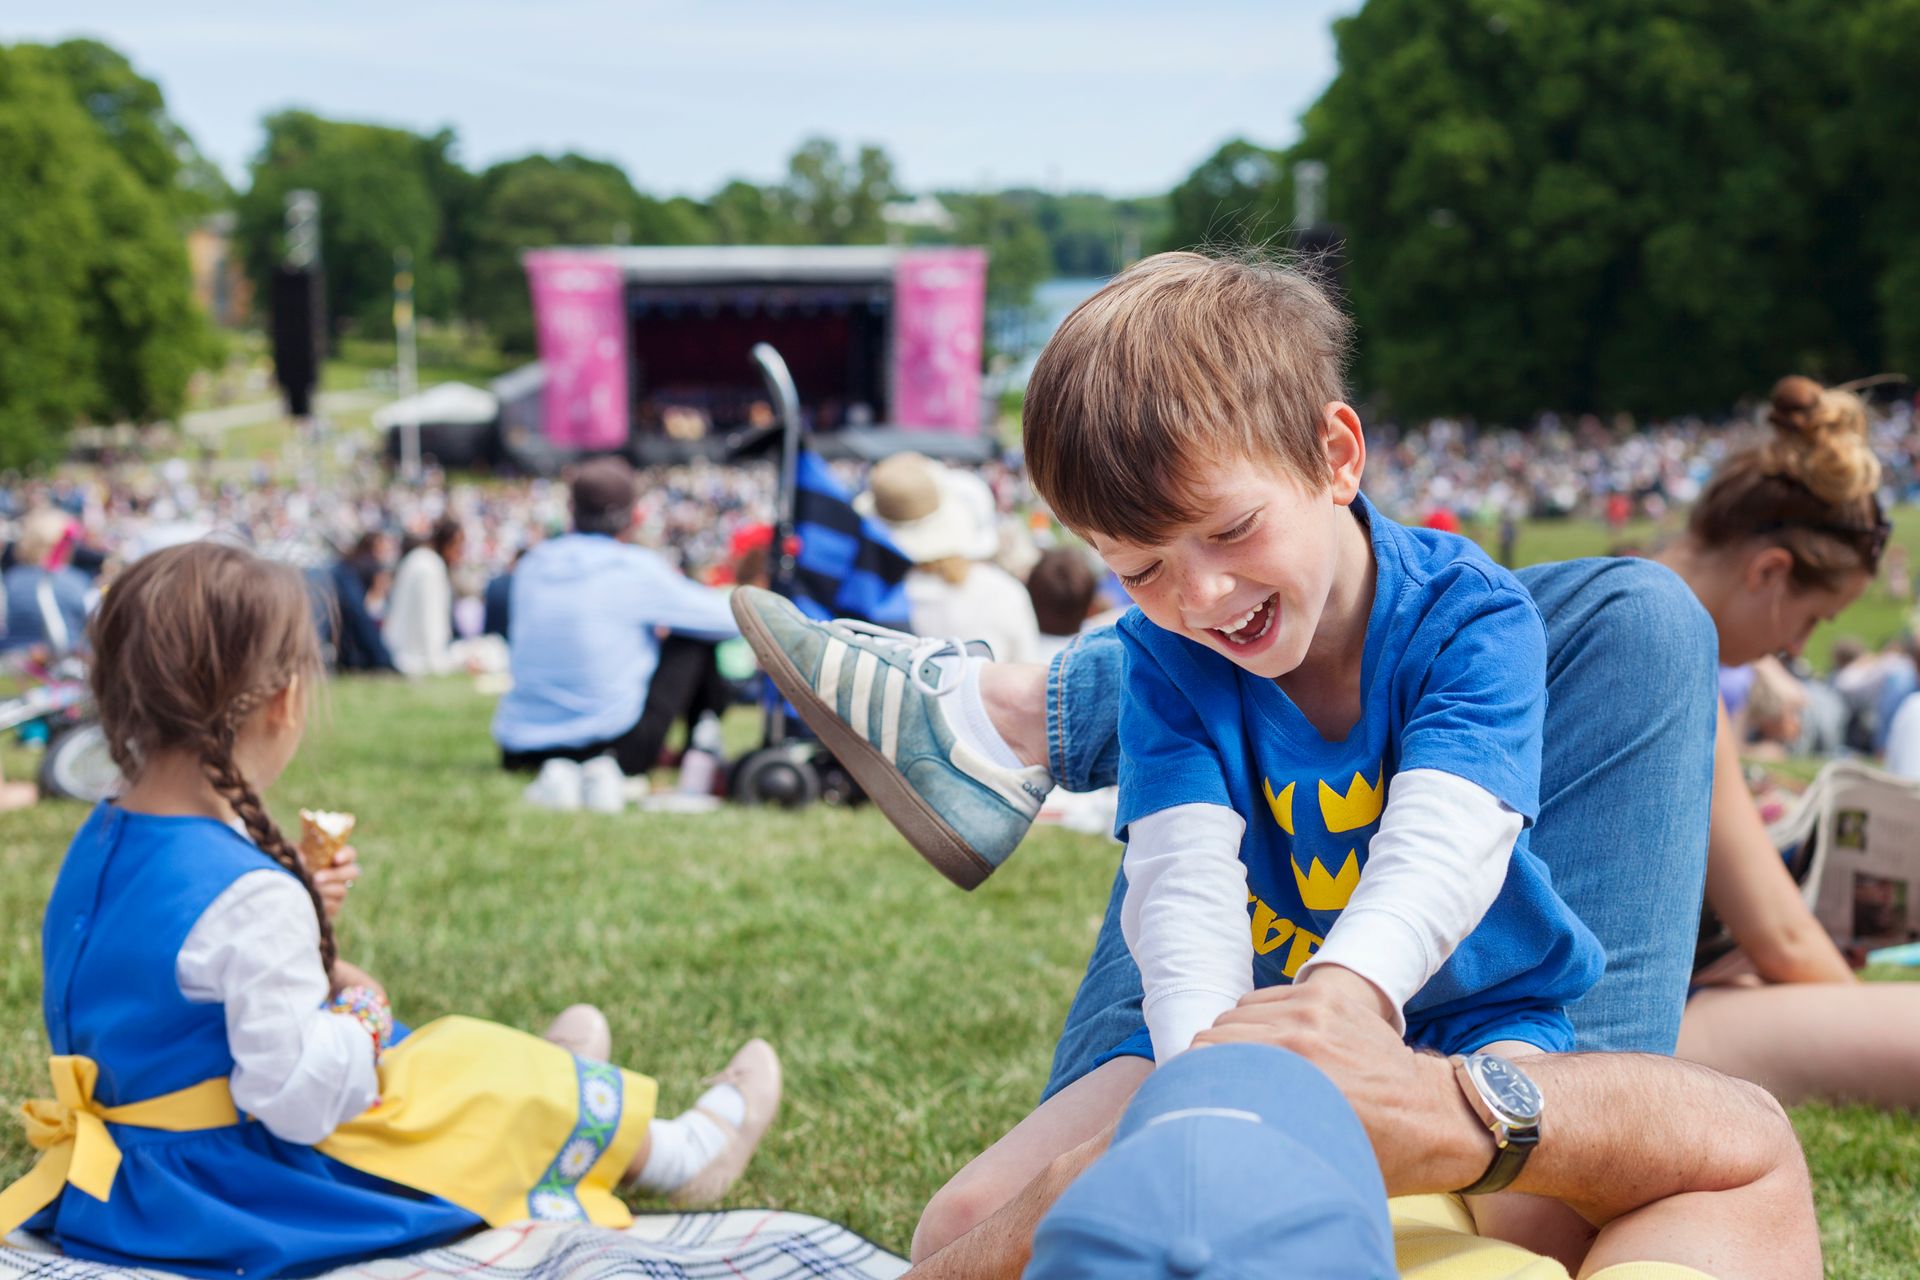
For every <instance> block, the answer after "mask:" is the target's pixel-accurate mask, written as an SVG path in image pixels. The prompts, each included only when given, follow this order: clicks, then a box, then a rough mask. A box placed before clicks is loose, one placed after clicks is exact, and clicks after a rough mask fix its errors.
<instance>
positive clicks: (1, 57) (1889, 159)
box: [0, 0, 1920, 465]
mask: <svg viewBox="0 0 1920 1280" xmlns="http://www.w3.org/2000/svg"><path fill="white" fill-rule="evenodd" d="M1334 39H1335V45H1336V49H1337V52H1338V58H1339V65H1338V71H1337V73H1336V75H1335V78H1334V80H1333V81H1332V83H1331V84H1330V85H1329V86H1328V88H1327V89H1326V91H1325V92H1324V93H1323V94H1322V95H1321V97H1320V98H1319V100H1318V101H1317V102H1315V103H1314V105H1313V106H1312V107H1311V108H1309V110H1308V111H1307V112H1306V114H1305V116H1304V117H1303V119H1302V121H1301V131H1300V137H1299V140H1298V141H1297V142H1296V143H1295V144H1294V145H1292V146H1291V147H1287V148H1284V149H1278V148H1270V147H1264V146H1261V145H1259V144H1257V143H1254V142H1251V141H1248V140H1245V139H1235V140H1232V141H1230V142H1228V143H1226V144H1225V145H1223V146H1222V147H1220V148H1219V150H1217V151H1216V152H1215V153H1214V154H1213V155H1212V156H1209V157H1208V158H1207V159H1206V160H1205V161H1203V162H1202V163H1201V164H1200V165H1199V166H1198V167H1196V168H1195V170H1194V171H1193V172H1192V173H1191V174H1190V175H1188V177H1187V178H1186V179H1185V180H1183V181H1182V182H1181V183H1179V184H1178V185H1177V186H1175V187H1174V189H1173V190H1172V191H1170V192H1168V193H1167V194H1165V195H1163V196H1162V195H1155V196H1148V197H1143V198H1139V199H1115V198H1112V197H1109V196H1105V195H1100V194H1094V193H1066V194H1062V193H1054V192H1044V191H1037V190H1028V189H1016V190H1006V191H997V192H965V191H941V192H935V193H932V194H934V195H935V196H936V197H937V199H938V200H939V201H940V204H941V205H942V206H943V207H944V210H945V212H946V214H947V215H948V216H947V218H946V220H945V221H944V223H942V222H940V221H939V220H937V219H936V220H932V221H927V220H922V221H916V222H913V223H911V224H904V223H902V222H901V221H900V220H898V219H895V220H891V221H890V220H889V217H888V206H889V204H890V203H892V202H894V201H896V200H898V199H899V198H901V197H902V196H903V195H904V194H906V193H904V192H902V191H901V189H900V184H899V181H898V179H897V176H896V174H895V171H894V166H893V163H892V161H891V159H890V158H889V157H888V156H887V154H886V153H885V152H884V151H883V150H881V149H879V148H877V147H872V146H859V147H853V148H846V147H842V146H841V145H839V144H837V143H835V142H834V141H832V140H828V139H822V138H816V139H812V140H810V141H808V142H806V143H804V144H803V145H802V146H801V147H800V148H799V149H798V150H797V151H795V153H794V154H793V156H792V157H791V158H790V159H789V161H788V165H787V171H786V173H785V174H784V175H783V176H782V177H780V178H779V179H778V180H776V181H773V182H769V183H764V184H761V183H753V182H747V181H744V180H739V181H733V182H729V183H727V184H726V185H724V186H723V187H721V188H720V189H719V190H717V191H715V192H713V193H712V194H711V195H709V196H707V197H706V198H704V199H696V198H692V197H687V196H664V195H654V194H649V193H648V192H647V191H645V190H644V189H643V188H642V187H640V186H638V185H636V184H635V182H634V180H633V178H632V177H631V176H630V175H629V174H628V173H627V172H626V171H625V170H623V169H622V168H621V167H620V166H618V165H615V164H612V163H609V162H607V161H605V160H598V159H593V158H589V157H583V156H578V155H571V154H568V155H558V156H551V155H529V156H524V157H520V158H518V159H513V160H508V161H505V162H503V163H500V164H495V165H492V166H490V167H487V168H485V169H481V170H478V171H475V170H472V169H469V168H468V167H467V166H466V165H465V164H464V163H463V162H462V160H461V158H460V154H459V140H458V138H457V137H456V135H455V134H454V133H453V132H452V131H451V130H442V131H439V132H436V133H431V134H424V133H416V132H411V131H408V130H404V129H397V128H391V127H386V126H380V125H372V124H365V123H357V122H352V121H341V120H330V119H326V118H324V117H321V116H318V115H315V114H313V113H311V112H306V111H297V110H289V111H282V112H278V113H276V114H274V115H271V116H269V117H268V118H267V119H266V120H265V121H264V122H263V126H264V140H263V142H262V145H261V147H260V149H259V151H258V153H257V154H256V155H255V157H254V158H253V160H252V162H251V164H250V166H249V169H248V173H247V179H246V186H245V189H244V190H242V191H239V192H235V191H233V190H230V189H229V188H228V186H227V184H226V182H225V181H224V179H223V178H222V176H221V174H220V173H219V171H218V170H217V169H216V168H215V167H214V166H213V165H211V164H210V163H208V162H207V161H206V160H205V159H204V158H202V157H201V156H200V155H199V153H198V152H197V151H196V150H195V149H194V147H193V144H192V140H191V139H190V138H188V137H187V136H186V134H185V132H184V131H183V130H181V129H180V127H179V126H178V124H177V123H176V122H174V121H173V120H172V118H171V117H170V116H169V114H168V113H167V110H166V104H165V102H164V99H163V97H162V95H161V93H160V90H159V89H158V88H157V87H156V86H155V85H154V84H153V83H152V82H151V81H150V80H147V79H146V78H144V77H142V76H141V75H140V74H139V73H138V71H137V70H136V69H135V68H134V67H133V66H132V65H131V64H129V63H128V61H127V60H126V58H124V57H123V56H122V55H120V54H119V53H118V52H116V51H114V50H113V49H111V48H109V47H108V46H106V45H103V44H100V43H98V42H95V41H89V40H79V41H69V42H67V43H64V44H60V45H54V46H36V45H16V46H12V47H0V174H5V175H6V177H7V181H5V182H0V465H15V464H18V463H21V462H25V461H31V460H34V459H36V458H44V457H47V456H50V455H51V454H53V453H55V452H57V450H58V448H59V443H60V439H61V436H62V435H63V434H64V431H65V429H66V427H67V426H69V425H71V424H72V423H74V422H76V421H84V420H91V421H113V420H122V419H132V420H148V419H154V418H164V417H170V416H173V415H175V414H177V413H178V412H179V411H180V408H181V406H182V404H183V402H184V397H185V394H186V387H187V383H188V379H189V378H190V376H191V374H192V372H193V371H194V370H195V369H196V368H197V367H200V366H202V365H203V364H205V363H206V362H207V361H208V360H209V359H211V358H212V357H213V353H214V352H215V351H216V350H217V344H216V343H215V342H214V340H213V338H212V336H211V335H210V333H209V332H208V329H207V326H206V324H205V322H204V321H203V320H201V318H200V317H199V315H198V314H197V312H196V311H195V309H194V307H193V305H192V302H191V299H190V297H189V293H188V285H187V267H186V258H185V249H184V242H183V234H184V229H185V228H186V227H187V226H189V225H191V223H192V222H193V221H194V220H195V219H197V218H200V217H202V216H204V215H205V214H206V213H208V212H211V211H213V210H217V209H231V210H233V211H234V213H235V214H236V225H237V235H238V238H239V241H240V246H241V249H242V252H243V254H244V258H245V261H246V263H247V267H248V270H249V272H250V274H251V275H252V276H253V277H254V279H255V281H256V283H257V284H259V285H261V286H264V285H265V283H266V281H267V279H268V277H269V275H270V273H271V272H272V270H273V268H274V265H275V263H276V262H278V261H279V258H280V255H281V254H282V252H283V249H284V246H283V242H282V234H283V233H282V222H283V208H284V202H285V198H286V194H287V193H288V192H289V191H291V190H295V189H299V188H307V189H311V190H314V191H317V192H318V193H319V194H320V197H321V202H322V211H321V249H322V256H323V259H324V262H325V264H326V268H327V276H328V281H327V298H328V306H329V310H330V313H331V319H332V322H333V323H334V325H335V326H336V328H338V329H340V330H342V331H345V330H349V329H351V330H355V331H358V332H362V333H366V334H370V335H375V336H378V335H380V334H383V333H385V332H388V331H389V330H390V323H391V322H390V318H389V317H390V307H391V285H392V271H393V252H394V250H395V249H396V248H399V247H403V246H404V247H406V248H409V249H410V250H411V251H412V255H413V262H414V270H415V290H416V305H417V307H418V310H419V312H420V313H421V314H422V315H423V316H426V317H429V318H432V319H435V320H441V321H449V322H451V321H463V322H468V323H471V324H473V325H476V326H478V327H480V328H482V329H484V330H485V331H486V332H487V333H489V334H490V335H491V336H492V337H493V338H494V339H495V340H496V341H497V342H498V343H499V344H500V346H501V347H502V348H503V349H504V350H506V351H508V352H510V353H520V352H528V351H530V350H531V347H532V337H533V334H532V320H531V314H530V311H529V306H528V300H527V291H526V285H525V279H524V275H523V272H522V269H521V266H520V255H521V254H522V253H523V252H525V251H526V250H527V249H531V248H536V247H540V246H543V245H551V244H577V243H603V244H604V243H632V244H871V243H881V242H886V241H889V240H893V241H905V242H908V243H915V242H922V241H936V242H937V241H947V242H953V243H965V244H982V245H985V246H986V247H987V248H988V249H989V250H990V252H991V255H992V257H991V263H992V265H991V268H990V276H989V298H990V303H991V304H992V305H993V306H995V307H998V308H1013V307H1019V306H1021V305H1023V304H1024V303H1026V302H1027V300H1029V299H1030V298H1031V296H1032V291H1033V288H1034V286H1035V285H1036V284H1037V283H1038V282H1040V281H1043V280H1045V279H1047V278H1049V277H1051V276H1056V275H1089V276H1098V275H1106V274H1109V273H1111V272H1113V271H1115V270H1117V269H1119V268H1120V267H1121V266H1123V265H1125V263H1126V262H1127V261H1129V260H1131V259H1132V258H1134V257H1137V256H1139V255H1141V254H1144V253H1150V252H1153V251H1156V250H1159V249H1163V248H1172V247H1181V246H1189V245H1202V244H1209V245H1236V244H1246V243H1252V244H1259V245H1269V246H1281V247H1284V246H1286V245H1288V244H1290V243H1292V240H1293V236H1294V233H1295V232H1296V231H1297V228H1295V227H1294V226H1293V216H1294V174H1295V173H1296V171H1297V168H1298V166H1299V164H1300V163H1301V162H1302V161H1308V160H1311V161H1317V162H1319V163H1320V164H1322V165H1324V166H1325V170H1326V175H1327V177H1326V210H1327V214H1328V216H1329V218H1330V220H1331V223H1332V224H1333V228H1334V231H1335V234H1336V235H1337V237H1338V239H1339V242H1340V248H1339V250H1338V252H1337V253H1335V254H1333V255H1331V256H1330V257H1329V259H1328V260H1327V266H1328V269H1329V270H1330V271H1331V272H1332V274H1333V278H1334V279H1335V281H1336V282H1337V284H1338V286H1339V287H1340V288H1341V290H1342V292H1343V293H1344V295H1345V297H1346V300H1347V303H1348V305H1349V306H1350V307H1351V309H1352V311H1353V313H1354V316H1355V318H1356V320H1357V322H1358V327H1359V334H1360V342H1359V352H1358V359H1357V364H1356V367H1355V370H1354V378H1355V384H1356V387H1357V388H1358V389H1359V390H1360V391H1361V392H1363V393H1365V394H1368V395H1370V396H1372V397H1373V398H1374V399H1375V400H1376V401H1377V402H1379V403H1380V404H1381V405H1382V406H1383V407H1385V408H1386V409H1388V410H1390V411H1392V412H1395V413H1399V414H1403V415H1407V416H1415V415H1425V414H1431V413H1464V414H1471V415H1475V416H1478V417H1480V418H1483V419H1488V420H1493V421H1524V420H1525V419H1526V418H1528V417H1529V416H1530V415H1532V414H1534V413H1536V412H1538V411H1539V410H1542V409H1547V408H1553V409H1560V410H1584V409H1594V410H1600V411H1612V410H1618V409H1626V410H1630V411H1633V412H1637V413H1643V414H1657V413H1668V412H1679V411H1688V410H1706V411H1711V410H1713V409H1716V408H1718V407H1721V406H1724V405H1726V404H1728V403H1730V402H1732V401H1733V400H1734V399H1736V398H1737V397H1739V396H1741V395H1742V394H1745V393H1750V392H1753V391H1755V390H1757V389H1759V388H1761V387H1764V386H1765V385H1766V384H1767V383H1768V382H1769V381H1770V380H1771V379H1772V378H1773V377H1774V376H1775V375H1776V374H1778V373H1781V372H1784V371H1786V370H1790V369H1797V370H1802V371H1805V372H1809V373H1813V374H1815V375H1816V376H1824V377H1827V378H1832V379H1839V378H1846V377H1852V376H1856V375H1859V374H1862V373H1868V372H1874V371H1878V370H1881V369H1886V368H1895V369H1900V370H1904V371H1906V372H1909V373H1920V235H1915V234H1914V233H1913V231H1912V229H1911V221H1912V212H1911V211H1912V210H1913V209H1914V208H1915V207H1916V205H1917V204H1920V170H1916V168H1915V166H1913V165H1912V164H1911V163H1910V162H1908V161H1907V160H1906V159H1905V153H1904V151H1903V149H1902V147H1901V146H1900V145H1899V144H1900V143H1902V142H1904V141H1905V140H1906V135H1907V134H1908V133H1909V132H1910V131H1911V129H1912V126H1913V123H1914V122H1915V121H1916V120H1920V77H1916V76H1914V75H1913V74H1912V71H1911V68H1912V67H1913V66H1914V65H1920V0H1833V2H1831V3H1816V2H1815V0H1606V2H1605V3H1599V4H1592V5H1559V4H1553V3H1550V2H1549V0H1367V3H1366V4H1365V5H1364V6H1363V7H1362V8H1361V9H1360V10H1359V11H1358V12H1357V13H1356V14H1354V15H1353V16H1351V17H1348V18H1345V19H1342V20H1340V21H1339V22H1337V23H1336V24H1335V26H1334ZM1283 123H1284V122H1280V121H1276V122H1275V124H1276V127H1278V126H1280V125H1281V124H1283ZM260 296H263V297H264V296H265V293H264V288H263V289H262V292H261V294H260Z"/></svg>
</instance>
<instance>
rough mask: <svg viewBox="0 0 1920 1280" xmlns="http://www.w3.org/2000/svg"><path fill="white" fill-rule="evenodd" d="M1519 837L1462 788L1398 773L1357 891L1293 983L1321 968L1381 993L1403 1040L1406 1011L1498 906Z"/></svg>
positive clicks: (1429, 775) (1431, 774)
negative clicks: (1346, 972)
mask: <svg viewBox="0 0 1920 1280" xmlns="http://www.w3.org/2000/svg"><path fill="white" fill-rule="evenodd" d="M1520 827H1521V818H1520V815H1519V814H1518V813H1516V812H1514V811H1513V810H1512V809H1510V808H1508V807H1507V806H1506V805H1505V804H1503V803H1501V801H1500V799H1499V798H1498V797H1497V796H1495V795H1494V794H1493V793H1492V792H1491V791H1488V790H1487V789H1486V788H1484V787H1481V786H1479V785H1478V784H1476V783H1472V782H1468V781H1467V780H1466V779H1465V778H1461V777H1457V776H1455V775H1454V774H1451V773H1447V772H1444V771H1442V770H1439V769H1408V770H1406V771H1405V772H1402V773H1396V774H1395V775H1394V776H1393V787H1392V789H1391V790H1390V791H1389V792H1388V794H1387V809H1386V812H1385V813H1383V814H1382V815H1381V817H1380V830H1379V831H1378V832H1376V833H1375V834H1374V837H1373V841H1372V843H1370V844H1369V845H1368V846H1367V865H1366V868H1365V869H1364V870H1363V871H1361V873H1360V883H1359V884H1357V885H1355V886H1354V890H1353V896H1352V897H1351V898H1349V899H1348V900H1347V905H1346V906H1345V908H1343V909H1342V910H1341V912H1340V918H1339V919H1338V920H1335V921H1334V922H1333V927H1332V928H1331V929H1329V930H1327V940H1326V942H1325V943H1324V944H1322V945H1321V947H1320V949H1319V950H1318V951H1317V952H1315V953H1314V956H1313V959H1311V960H1309V961H1307V962H1306V964H1304V965H1302V966H1301V967H1300V971H1299V972H1298V973H1297V974H1295V975H1294V980H1295V981H1296V982H1297V981H1299V980H1300V979H1301V978H1304V977H1305V976H1306V974H1307V971H1308V970H1310V969H1313V968H1315V967H1317V966H1319V965H1323V964H1337V965H1339V966H1340V967H1341V968H1343V969H1351V970H1352V971H1353V972H1355V973H1357V974H1359V975H1360V976H1361V977H1363V978H1365V979H1366V980H1367V981H1369V982H1371V983H1372V984H1373V985H1374V986H1376V987H1378V988H1379V989H1380V990H1381V991H1383V992H1385V993H1386V996H1387V999H1388V1000H1390V1001H1392V1003H1393V1010H1394V1023H1395V1029H1396V1030H1398V1031H1399V1032H1400V1034H1402V1035H1405V1034H1406V1031H1407V1021H1406V1014H1405V1012H1404V1010H1405V1009H1406V1005H1407V1001H1409V1000H1411V999H1413V997H1414V996H1415V995H1417V994H1418V993H1419V991H1420V988H1422V987H1424V986H1426V985H1427V980H1428V979H1430V978H1431V977H1433V975H1434V974H1436V973H1438V972H1439V971H1440V966H1441V965H1443V964H1445V963H1446V962H1447V957H1449V956H1451V955H1452V954H1453V952H1454V949H1455V948H1456V947H1458V946H1459V945H1460V944H1461V943H1462V942H1464V941H1465V940H1466V937H1467V935H1468V934H1470V933H1472V932H1473V931H1474V929H1475V928H1476V927H1477V926H1478V925H1479V923H1480V919H1481V917H1482V916H1484V915H1486V914H1487V908H1489V907H1491V906H1492V905H1493V900H1494V899H1495V898H1497V897H1499V896H1500V889H1501V887H1502V886H1503V885H1505V884H1506V882H1507V867H1508V864H1509V863H1511V862H1512V860H1513V844H1514V841H1515V840H1517V839H1519V837H1520Z"/></svg>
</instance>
